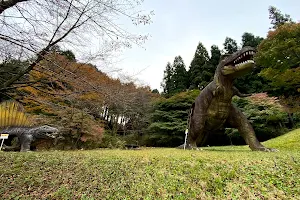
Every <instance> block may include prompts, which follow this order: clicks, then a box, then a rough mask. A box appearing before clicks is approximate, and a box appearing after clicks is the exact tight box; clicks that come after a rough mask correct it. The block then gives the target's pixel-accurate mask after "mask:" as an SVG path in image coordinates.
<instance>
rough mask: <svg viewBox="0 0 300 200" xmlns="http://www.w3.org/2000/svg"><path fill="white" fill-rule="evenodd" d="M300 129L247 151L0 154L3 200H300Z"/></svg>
mask: <svg viewBox="0 0 300 200" xmlns="http://www.w3.org/2000/svg"><path fill="white" fill-rule="evenodd" d="M299 137H300V129H299V130H296V131H293V132H291V133H289V134H288V135H284V136H282V137H279V138H276V139H274V140H270V141H267V142H265V145H267V146H269V147H277V148H279V149H280V150H281V151H280V152H278V153H264V152H251V151H250V150H249V148H247V147H245V146H244V147H209V148H203V150H202V151H183V150H177V149H143V150H139V151H138V150H137V151H130V150H95V151H73V152H59V151H53V152H35V153H8V152H0V160H1V162H0V171H1V173H0V183H1V187H0V197H1V198H3V199H12V198H15V199H30V198H37V199H45V198H46V197H47V198H50V199H141V198H143V199H213V198H214V199H297V198H298V199H300V198H299V197H300V152H299V150H300V147H299V146H300V145H299V144H300V142H299V141H300V140H299V139H300V138H299Z"/></svg>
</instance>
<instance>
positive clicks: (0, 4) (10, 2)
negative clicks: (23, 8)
mask: <svg viewBox="0 0 300 200" xmlns="http://www.w3.org/2000/svg"><path fill="white" fill-rule="evenodd" d="M22 1H28V0H6V1H5V0H1V1H0V14H1V13H2V12H3V11H4V10H6V9H8V8H10V7H13V6H15V5H16V4H17V3H19V2H22Z"/></svg>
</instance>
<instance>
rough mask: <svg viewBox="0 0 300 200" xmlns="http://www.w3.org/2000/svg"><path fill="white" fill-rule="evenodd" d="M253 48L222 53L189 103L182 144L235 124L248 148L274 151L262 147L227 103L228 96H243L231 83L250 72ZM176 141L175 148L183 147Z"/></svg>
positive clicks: (200, 141)
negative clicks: (212, 72)
mask: <svg viewBox="0 0 300 200" xmlns="http://www.w3.org/2000/svg"><path fill="white" fill-rule="evenodd" d="M255 53H256V51H255V49H253V48H252V47H244V48H242V49H241V50H240V51H237V52H235V53H234V54H232V55H226V56H225V58H223V59H222V60H221V62H220V63H219V65H218V66H217V68H216V71H215V75H214V79H213V81H212V82H211V83H209V84H208V85H207V86H206V87H205V88H204V89H203V90H202V91H201V93H200V94H199V96H198V97H197V98H196V100H195V102H194V103H193V104H192V107H191V111H190V119H189V133H188V137H187V143H186V148H187V149H193V148H197V144H198V145H199V146H201V145H203V144H204V142H205V140H206V138H207V136H208V135H209V134H210V133H211V132H213V131H215V130H219V129H220V128H225V127H227V128H237V129H238V131H239V133H240V134H241V135H242V137H243V138H244V140H245V141H246V143H247V144H248V145H249V147H250V149H251V150H253V151H255V150H257V151H267V152H269V151H277V150H276V149H271V148H266V147H264V146H263V145H262V144H261V143H260V142H259V141H258V140H257V138H256V135H255V132H254V130H253V128H252V126H251V124H250V122H249V121H248V120H247V118H246V116H245V115H244V114H243V113H242V112H241V111H240V110H239V109H238V108H237V107H236V106H234V105H233V104H232V103H231V100H232V97H233V96H234V95H237V96H239V97H247V96H250V95H249V94H242V93H240V92H239V90H238V89H237V88H236V87H234V86H233V81H234V79H235V78H237V77H240V76H242V75H244V74H246V73H248V72H250V71H251V70H252V69H253V68H254V67H255V62H254V60H253V57H254V55H255ZM183 147H184V145H180V146H179V147H178V148H183Z"/></svg>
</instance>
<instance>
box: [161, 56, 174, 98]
mask: <svg viewBox="0 0 300 200" xmlns="http://www.w3.org/2000/svg"><path fill="white" fill-rule="evenodd" d="M173 75H174V69H173V67H172V65H171V63H170V62H168V63H167V66H166V69H165V71H164V78H163V82H162V83H161V87H162V88H163V93H164V94H165V95H167V96H169V95H171V93H172V92H173V91H174V88H175V87H174V82H173V79H172V77H173Z"/></svg>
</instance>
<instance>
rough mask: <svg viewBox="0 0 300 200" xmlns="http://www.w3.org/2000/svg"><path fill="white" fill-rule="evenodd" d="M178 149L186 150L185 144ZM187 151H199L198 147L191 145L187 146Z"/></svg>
mask: <svg viewBox="0 0 300 200" xmlns="http://www.w3.org/2000/svg"><path fill="white" fill-rule="evenodd" d="M177 149H184V144H182V145H180V146H178V147H177ZM185 149H188V150H199V149H198V147H197V146H195V145H191V144H186V146H185Z"/></svg>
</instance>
